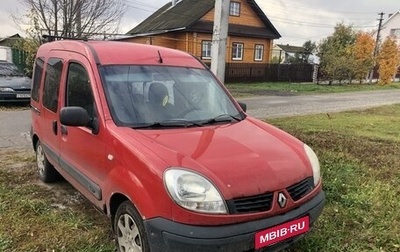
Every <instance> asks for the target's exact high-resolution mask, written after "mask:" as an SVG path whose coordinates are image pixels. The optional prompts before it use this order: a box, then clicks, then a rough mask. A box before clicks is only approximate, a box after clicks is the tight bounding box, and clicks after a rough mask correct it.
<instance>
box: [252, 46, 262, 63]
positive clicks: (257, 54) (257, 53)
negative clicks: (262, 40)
mask: <svg viewBox="0 0 400 252" xmlns="http://www.w3.org/2000/svg"><path fill="white" fill-rule="evenodd" d="M263 56H264V45H256V46H255V47H254V61H263Z"/></svg>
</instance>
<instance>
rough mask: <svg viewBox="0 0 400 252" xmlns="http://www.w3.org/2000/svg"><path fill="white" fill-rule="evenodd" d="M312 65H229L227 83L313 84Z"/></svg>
mask: <svg viewBox="0 0 400 252" xmlns="http://www.w3.org/2000/svg"><path fill="white" fill-rule="evenodd" d="M313 71H314V67H313V65H310V64H246V63H227V64H226V69H225V82H228V83H234V82H312V80H313Z"/></svg>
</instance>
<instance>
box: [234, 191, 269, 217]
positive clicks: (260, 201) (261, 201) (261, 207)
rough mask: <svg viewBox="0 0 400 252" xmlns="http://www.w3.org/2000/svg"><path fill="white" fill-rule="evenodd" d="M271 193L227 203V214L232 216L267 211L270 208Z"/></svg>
mask: <svg viewBox="0 0 400 252" xmlns="http://www.w3.org/2000/svg"><path fill="white" fill-rule="evenodd" d="M273 198H274V194H273V193H265V194H260V195H255V196H250V197H245V198H238V199H233V200H230V201H228V202H227V203H228V207H229V212H230V213H232V214H242V213H257V212H264V211H268V210H270V209H271V207H272V200H273Z"/></svg>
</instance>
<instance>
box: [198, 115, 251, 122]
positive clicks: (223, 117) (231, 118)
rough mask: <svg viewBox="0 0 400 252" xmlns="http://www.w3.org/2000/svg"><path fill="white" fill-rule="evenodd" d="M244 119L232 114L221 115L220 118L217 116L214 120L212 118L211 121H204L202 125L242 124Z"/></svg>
mask: <svg viewBox="0 0 400 252" xmlns="http://www.w3.org/2000/svg"><path fill="white" fill-rule="evenodd" d="M242 120H243V119H242V118H239V117H236V116H233V115H230V114H221V115H219V116H216V117H214V118H211V119H209V120H206V121H203V122H202V123H201V124H202V125H205V124H214V123H221V122H232V121H237V122H240V121H242Z"/></svg>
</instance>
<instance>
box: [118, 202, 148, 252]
mask: <svg viewBox="0 0 400 252" xmlns="http://www.w3.org/2000/svg"><path fill="white" fill-rule="evenodd" d="M113 225H114V230H115V236H116V239H115V241H116V243H117V247H118V251H120V252H148V251H149V245H148V241H147V236H146V233H145V231H144V226H143V220H142V218H141V217H140V215H139V213H138V211H137V210H136V209H135V207H134V206H133V205H132V203H131V202H129V201H125V202H123V203H122V204H121V205H120V206H119V207H118V210H117V212H116V214H115V218H114V224H113Z"/></svg>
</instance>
